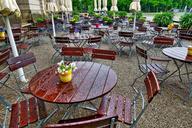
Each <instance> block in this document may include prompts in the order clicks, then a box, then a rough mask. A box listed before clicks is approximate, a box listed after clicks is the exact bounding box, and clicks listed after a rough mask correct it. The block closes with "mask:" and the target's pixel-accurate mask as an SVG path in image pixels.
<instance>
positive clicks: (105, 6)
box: [102, 0, 107, 11]
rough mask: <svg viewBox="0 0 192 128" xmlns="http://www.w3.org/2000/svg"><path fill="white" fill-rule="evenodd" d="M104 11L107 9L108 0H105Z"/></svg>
mask: <svg viewBox="0 0 192 128" xmlns="http://www.w3.org/2000/svg"><path fill="white" fill-rule="evenodd" d="M102 10H103V11H107V0H103V9H102Z"/></svg>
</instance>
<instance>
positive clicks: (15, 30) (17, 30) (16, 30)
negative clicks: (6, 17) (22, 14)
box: [12, 27, 21, 33]
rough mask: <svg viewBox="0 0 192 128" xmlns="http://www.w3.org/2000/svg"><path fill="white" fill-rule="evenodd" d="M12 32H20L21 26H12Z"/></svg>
mask: <svg viewBox="0 0 192 128" xmlns="http://www.w3.org/2000/svg"><path fill="white" fill-rule="evenodd" d="M12 32H13V33H21V28H20V27H17V28H12Z"/></svg>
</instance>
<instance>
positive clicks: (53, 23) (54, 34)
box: [51, 13, 56, 37]
mask: <svg viewBox="0 0 192 128" xmlns="http://www.w3.org/2000/svg"><path fill="white" fill-rule="evenodd" d="M51 17H52V27H53V37H55V36H56V33H55V22H54V17H53V13H51Z"/></svg>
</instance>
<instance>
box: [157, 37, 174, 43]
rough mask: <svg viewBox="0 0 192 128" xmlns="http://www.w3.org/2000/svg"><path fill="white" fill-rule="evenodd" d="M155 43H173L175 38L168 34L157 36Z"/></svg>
mask: <svg viewBox="0 0 192 128" xmlns="http://www.w3.org/2000/svg"><path fill="white" fill-rule="evenodd" d="M153 43H154V44H157V45H173V44H174V39H173V38H170V37H166V36H156V37H155V38H154V39H153Z"/></svg>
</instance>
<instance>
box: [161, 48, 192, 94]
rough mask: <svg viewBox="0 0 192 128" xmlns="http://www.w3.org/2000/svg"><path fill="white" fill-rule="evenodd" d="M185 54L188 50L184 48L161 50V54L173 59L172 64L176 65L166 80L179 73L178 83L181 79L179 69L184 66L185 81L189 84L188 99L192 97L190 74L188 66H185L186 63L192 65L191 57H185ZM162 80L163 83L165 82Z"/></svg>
mask: <svg viewBox="0 0 192 128" xmlns="http://www.w3.org/2000/svg"><path fill="white" fill-rule="evenodd" d="M187 52H188V48H186V47H172V48H164V49H163V54H165V55H166V56H168V57H170V58H172V59H173V61H174V64H175V65H176V67H177V69H176V70H175V71H174V72H172V73H171V74H170V75H169V76H168V77H167V78H165V79H168V78H169V77H170V76H172V75H173V74H175V73H176V72H179V78H180V81H182V77H181V75H182V74H181V68H182V67H183V66H185V69H186V73H184V74H186V75H187V80H188V82H187V83H189V98H191V97H192V84H191V82H190V81H191V79H190V77H189V74H190V73H191V72H189V69H188V66H187V65H186V63H192V57H191V56H187ZM177 61H180V62H182V63H178V62H177ZM165 79H164V81H165Z"/></svg>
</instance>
